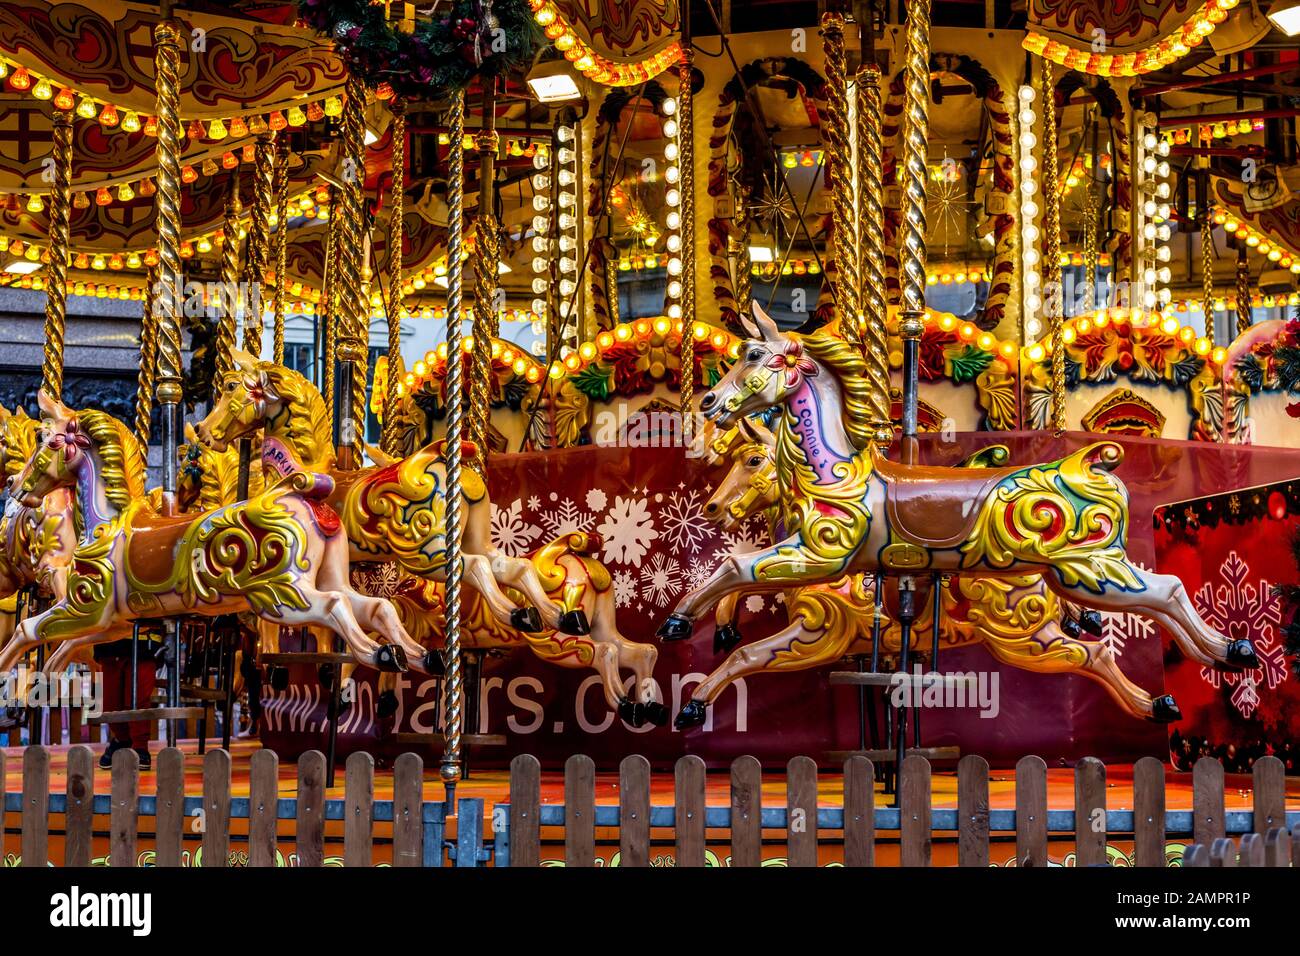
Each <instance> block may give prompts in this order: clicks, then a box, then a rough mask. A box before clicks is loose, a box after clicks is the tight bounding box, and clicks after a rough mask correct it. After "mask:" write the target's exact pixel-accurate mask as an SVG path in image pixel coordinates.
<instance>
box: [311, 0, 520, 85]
mask: <svg viewBox="0 0 1300 956" xmlns="http://www.w3.org/2000/svg"><path fill="white" fill-rule="evenodd" d="M385 6H386V5H385V4H374V3H370V2H368V0H298V16H299V17H300V18H301V19H302V20H303V21H305V22H306V23H307V24H308V25H309V26H311V27H313V28H314V29H315V30H317V31H318V32H319V33H322V34H324V35H325V36H328V37H329V38H330V39H332V40H333V41H334V43H335V47H336V49H337V51H338V54H339V56H340V57H341V58H342V60H343V61H344V62H345V63H346V64H347V65H348V68H349V69H350V70H351V71H352V72H353V74H354V75H356V76H357V77H358V78H360V79H361V81H362V82H363V83H365V84H366V86H368V87H370V88H371V89H373V90H380V89H381V88H384V87H386V89H384V90H383V92H385V93H387V91H388V90H391V91H392V93H393V95H395V96H396V97H397V98H399V99H403V100H439V99H443V98H444V97H446V96H447V95H448V94H450V93H453V92H455V91H456V90H463V89H465V88H466V87H467V86H469V85H470V83H471V82H472V81H473V79H474V78H475V77H477V76H497V75H500V74H502V73H506V72H508V71H510V70H512V69H516V68H519V67H527V66H529V65H531V64H532V62H533V57H534V54H535V53H536V51H537V50H538V48H539V47H540V46H541V44H542V43H544V42H545V38H544V37H543V35H542V32H541V28H540V27H539V26H538V25H537V23H536V21H535V20H534V19H533V15H532V12H531V11H530V10H529V8H528V4H527V3H526V2H525V0H453V2H451V3H436V4H435V5H434V7H433V13H432V15H428V14H421V15H419V16H417V19H416V21H415V27H414V30H413V31H412V32H410V33H405V32H403V31H401V30H398V29H395V28H394V26H393V25H392V24H391V23H390V22H389V21H388V18H387V16H386V14H385Z"/></svg>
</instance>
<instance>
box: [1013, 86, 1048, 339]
mask: <svg viewBox="0 0 1300 956" xmlns="http://www.w3.org/2000/svg"><path fill="white" fill-rule="evenodd" d="M1016 96H1017V99H1018V100H1019V102H1020V111H1019V114H1018V115H1017V119H1018V120H1019V123H1020V138H1019V142H1020V276H1021V279H1020V282H1021V288H1022V290H1023V298H1022V300H1021V308H1022V309H1023V312H1024V316H1025V335H1026V337H1027V338H1028V339H1029V340H1030V341H1033V340H1034V339H1036V338H1037V337H1038V336H1039V335H1040V334H1041V333H1042V331H1043V322H1042V319H1040V318H1039V314H1040V312H1041V310H1042V308H1043V288H1042V282H1043V277H1042V273H1041V272H1039V269H1038V266H1039V252H1038V238H1039V228H1038V222H1037V219H1038V201H1037V199H1036V198H1035V197H1036V196H1037V195H1038V158H1037V157H1036V156H1035V155H1034V148H1035V147H1036V146H1037V145H1038V136H1037V134H1036V133H1035V132H1034V129H1035V128H1036V127H1037V125H1038V113H1037V112H1036V111H1035V109H1034V99H1035V97H1036V96H1037V93H1036V91H1035V90H1034V88H1033V86H1031V85H1029V84H1025V85H1023V86H1021V87H1020V89H1019V91H1018V92H1017V94H1016Z"/></svg>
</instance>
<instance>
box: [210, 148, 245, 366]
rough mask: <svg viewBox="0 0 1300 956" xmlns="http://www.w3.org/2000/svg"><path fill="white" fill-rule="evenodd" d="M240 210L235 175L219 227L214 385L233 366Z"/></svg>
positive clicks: (240, 297)
mask: <svg viewBox="0 0 1300 956" xmlns="http://www.w3.org/2000/svg"><path fill="white" fill-rule="evenodd" d="M242 213H243V209H242V207H241V205H240V202H239V171H238V170H236V171H235V172H234V173H232V174H231V177H230V194H229V195H228V196H227V197H226V216H225V220H224V221H223V222H222V225H221V288H222V308H221V315H220V316H218V318H217V332H216V336H215V342H214V345H213V366H214V368H215V370H216V371H215V376H216V381H217V383H218V384H219V383H220V382H221V381H222V380H223V379H225V377H226V375H227V373H229V372H230V370H231V368H232V367H233V365H234V362H233V359H232V357H231V356H232V355H233V353H234V349H235V342H236V341H237V335H238V330H237V325H238V322H239V308H240V303H241V301H242V299H243V296H242V295H241V294H240V291H239V217H240V216H241V215H242Z"/></svg>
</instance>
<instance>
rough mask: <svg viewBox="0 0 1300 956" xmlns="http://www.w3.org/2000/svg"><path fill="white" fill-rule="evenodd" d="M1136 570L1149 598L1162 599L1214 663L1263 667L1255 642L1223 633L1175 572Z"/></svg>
mask: <svg viewBox="0 0 1300 956" xmlns="http://www.w3.org/2000/svg"><path fill="white" fill-rule="evenodd" d="M1133 571H1134V573H1135V574H1137V576H1138V577H1139V578H1140V579H1141V581H1142V583H1143V584H1145V585H1146V586H1147V591H1146V594H1147V595H1148V597H1147V600H1150V598H1151V597H1155V598H1157V599H1158V603H1157V604H1156V605H1155V607H1157V608H1163V609H1164V610H1165V613H1166V614H1167V615H1168V616H1169V617H1171V618H1173V620H1174V621H1175V622H1176V623H1177V624H1179V625H1181V626H1182V627H1183V629H1184V630H1185V631H1186V633H1187V636H1188V637H1189V638H1190V639H1191V640H1193V641H1195V642H1196V643H1197V644H1199V645H1200V647H1201V649H1202V650H1204V651H1205V653H1206V654H1208V655H1209V656H1210V657H1211V658H1213V659H1214V663H1216V664H1223V665H1226V666H1227V667H1230V668H1232V669H1234V670H1253V669H1254V668H1256V667H1259V658H1258V657H1257V656H1256V655H1255V645H1254V644H1253V643H1251V641H1250V640H1249V639H1248V638H1240V639H1238V640H1232V639H1231V638H1228V637H1225V636H1224V635H1222V634H1220V633H1219V632H1218V631H1216V630H1214V628H1212V627H1210V625H1208V624H1206V623H1205V621H1204V620H1203V619H1202V618H1201V615H1200V614H1199V613H1198V612H1197V610H1196V605H1195V604H1193V603H1192V599H1191V598H1189V597H1188V596H1187V588H1185V587H1184V586H1183V582H1182V581H1181V580H1180V579H1179V578H1177V577H1175V576H1174V575H1172V574H1158V573H1156V572H1155V571H1144V570H1142V569H1141V568H1134V569H1133Z"/></svg>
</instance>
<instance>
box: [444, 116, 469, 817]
mask: <svg viewBox="0 0 1300 956" xmlns="http://www.w3.org/2000/svg"><path fill="white" fill-rule="evenodd" d="M447 126H448V129H449V131H450V136H449V139H450V146H451V148H450V150H449V153H448V162H447V208H448V234H447V382H446V388H447V451H446V456H447V512H446V521H447V525H446V538H447V581H446V584H445V586H444V592H443V594H444V597H443V600H444V604H445V607H446V640H445V650H444V652H443V658H444V665H445V668H446V678H445V688H446V690H445V692H446V714H447V716H446V724H445V735H444V738H445V741H444V749H443V752H442V765H441V767H440V770H439V773H440V775H441V777H442V782H443V784H444V786H445V787H446V790H447V802H448V804H451V802H452V800H453V798H454V796H455V793H456V782H457V781H458V780H460V773H461V768H460V739H461V733H462V731H463V729H464V711H463V707H464V696H465V688H464V684H463V678H462V674H461V666H460V626H461V620H460V599H461V582H462V578H463V576H464V568H463V567H462V563H461V534H462V524H461V522H462V514H463V511H464V501H463V499H462V497H461V471H462V455H461V439H462V438H463V437H464V436H465V386H464V371H463V370H464V365H463V359H462V354H461V346H460V341H461V326H462V322H461V282H462V278H463V272H464V269H463V266H462V263H461V247H462V244H463V237H462V231H463V229H464V225H463V223H464V215H465V92H464V91H463V90H458V91H457V92H456V93H454V94H453V95H452V100H451V115H450V116H449V118H448V122H447Z"/></svg>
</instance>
